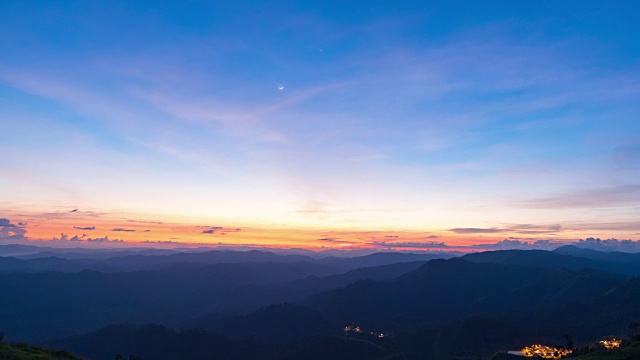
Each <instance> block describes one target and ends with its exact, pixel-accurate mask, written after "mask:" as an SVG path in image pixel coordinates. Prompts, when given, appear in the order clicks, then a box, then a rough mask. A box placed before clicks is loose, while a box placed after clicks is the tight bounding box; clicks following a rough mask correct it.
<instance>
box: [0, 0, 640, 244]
mask: <svg viewBox="0 0 640 360" xmlns="http://www.w3.org/2000/svg"><path fill="white" fill-rule="evenodd" d="M638 10H639V9H638V5H636V4H635V3H634V2H623V1H620V2H589V1H580V2H578V1H575V2H573V1H563V2H561V3H558V2H551V1H536V2H533V1H531V2H513V1H511V2H507V1H497V2H490V3H487V2H450V1H449V2H429V3H425V2H401V1H399V2H372V1H366V2H364V1H363V2H348V3H345V2H337V1H336V2H327V1H322V2H309V1H304V2H295V1H291V2H273V3H264V2H255V3H250V2H242V3H239V2H215V3H214V2H195V1H183V2H177V1H176V2H162V1H153V2H144V1H136V2H129V1H123V2H117V1H108V2H107V1H104V2H99V1H97V2H84V1H78V2H73V1H64V2H52V1H37V2H36V1H34V2H5V3H3V4H1V5H0V24H1V25H0V131H1V132H2V134H4V135H3V141H2V142H1V143H0V150H1V151H2V152H3V154H5V158H4V161H3V166H2V168H1V169H0V199H2V200H0V206H1V208H2V210H3V212H4V213H3V214H0V215H3V216H5V217H7V218H10V219H14V220H15V221H18V220H19V219H22V218H25V219H26V218H31V219H34V220H33V221H31V222H30V224H36V223H37V222H38V221H39V220H38V219H42V217H43V216H44V215H42V214H51V213H52V212H56V211H65V209H73V208H80V209H82V210H86V211H90V212H91V213H92V214H102V215H100V216H102V217H104V218H105V219H106V218H108V221H110V222H117V220H118V219H123V218H125V217H129V218H130V217H138V218H148V219H161V220H167V219H172V220H173V221H176V222H183V223H196V222H203V221H209V222H225V223H230V224H231V223H232V224H239V225H245V224H251V225H254V226H256V227H260V226H262V227H268V226H280V227H293V228H296V229H306V228H314V229H317V228H320V229H338V230H345V229H350V230H354V231H355V230H358V231H365V230H379V229H385V230H398V231H399V230H402V231H415V232H421V233H424V232H432V233H438V234H443V235H442V236H445V235H447V234H451V236H454V235H456V236H457V235H459V232H455V231H453V232H452V231H451V230H452V229H461V228H462V229H480V230H479V231H478V232H477V233H476V234H473V231H468V232H469V233H470V234H467V235H469V236H476V235H478V234H486V233H487V232H486V231H481V230H482V229H485V230H486V229H489V232H490V231H491V229H501V230H504V231H501V232H499V236H507V235H509V236H514V237H518V236H524V235H531V234H529V233H530V231H528V230H526V229H529V227H527V226H535V227H539V228H540V229H543V230H541V231H542V232H541V233H540V234H539V237H540V238H541V239H542V238H543V239H547V238H550V239H563V238H578V237H586V236H590V235H593V236H600V237H603V238H604V237H611V236H616V237H623V238H634V239H635V238H638V234H640V222H639V221H638V220H637V219H638V218H639V217H638V215H640V142H639V140H638V138H639V136H638V135H640V121H638V120H639V119H638V114H640V101H638V100H639V99H640V82H639V79H640V67H639V65H640V62H639V56H640V38H639V37H640V35H638V34H640V28H639V27H640V25H638V22H637V21H636V19H635V15H636V14H637V13H638ZM96 221H97V220H96ZM104 221H107V220H104ZM523 225H527V226H523ZM557 226H560V228H558V227H557ZM56 229H57V228H56ZM514 229H515V230H514ZM28 230H29V233H30V234H36V233H38V232H37V230H36V229H35V228H31V229H28ZM40 234H42V235H41V236H43V237H46V236H47V235H46V234H45V233H44V232H40ZM53 235H57V233H53V234H52V235H51V236H53ZM536 235H538V234H536ZM452 241H462V240H460V239H458V238H452ZM466 241H468V242H473V241H478V242H482V241H484V240H483V239H481V238H471V237H470V238H468V239H467V240H466Z"/></svg>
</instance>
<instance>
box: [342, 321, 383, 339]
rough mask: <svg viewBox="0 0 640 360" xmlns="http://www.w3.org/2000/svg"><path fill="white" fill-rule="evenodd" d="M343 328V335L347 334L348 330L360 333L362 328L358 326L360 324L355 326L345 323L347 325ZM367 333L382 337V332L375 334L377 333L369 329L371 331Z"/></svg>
mask: <svg viewBox="0 0 640 360" xmlns="http://www.w3.org/2000/svg"><path fill="white" fill-rule="evenodd" d="M343 330H344V334H345V335H348V334H349V333H350V332H354V333H356V334H362V329H361V328H360V326H356V325H355V324H351V325H347V326H345V327H344V329H343ZM369 334H370V335H372V336H376V337H378V338H383V337H384V334H383V333H380V334H377V333H374V332H373V331H371V332H369Z"/></svg>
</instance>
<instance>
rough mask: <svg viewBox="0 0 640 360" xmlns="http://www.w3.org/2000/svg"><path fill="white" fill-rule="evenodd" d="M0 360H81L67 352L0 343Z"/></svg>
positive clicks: (21, 344) (20, 344) (22, 344)
mask: <svg viewBox="0 0 640 360" xmlns="http://www.w3.org/2000/svg"><path fill="white" fill-rule="evenodd" d="M0 360H80V358H78V357H75V356H73V355H71V354H69V353H68V352H66V351H60V350H47V349H43V348H39V347H37V346H33V345H29V344H24V343H18V344H10V343H0Z"/></svg>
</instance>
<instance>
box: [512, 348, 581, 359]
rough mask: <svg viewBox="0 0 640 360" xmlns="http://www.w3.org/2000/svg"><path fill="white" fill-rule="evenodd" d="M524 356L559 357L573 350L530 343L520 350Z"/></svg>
mask: <svg viewBox="0 0 640 360" xmlns="http://www.w3.org/2000/svg"><path fill="white" fill-rule="evenodd" d="M520 352H521V353H522V355H523V356H525V357H536V356H537V357H540V358H542V359H561V358H563V357H565V356H567V355H569V354H571V353H572V352H573V351H572V350H569V349H562V348H554V347H550V346H544V345H531V346H527V347H525V348H524V349H522V350H520Z"/></svg>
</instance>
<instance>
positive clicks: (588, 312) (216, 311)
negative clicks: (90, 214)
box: [0, 246, 640, 359]
mask: <svg viewBox="0 0 640 360" xmlns="http://www.w3.org/2000/svg"><path fill="white" fill-rule="evenodd" d="M9 250H11V251H14V252H16V251H17V250H20V248H16V247H13V248H11V249H9ZM21 250H22V253H21V254H16V255H15V256H3V257H0V283H2V284H3V285H2V287H1V288H0V325H1V327H2V329H3V330H4V331H5V332H6V334H7V339H9V340H14V341H17V340H20V341H29V342H32V343H35V344H40V345H47V346H51V347H54V348H63V349H65V350H69V351H71V352H73V353H75V354H77V355H82V356H89V357H90V358H92V359H112V358H113V356H114V355H115V354H116V353H127V354H135V355H139V356H142V357H143V358H145V359H170V358H172V357H171V356H172V355H171V354H174V355H175V354H176V353H184V354H188V356H187V357H188V358H192V359H199V358H202V359H208V358H212V357H210V356H209V357H207V356H205V355H206V354H212V353H215V354H224V356H222V355H220V356H221V357H213V358H229V359H239V358H243V359H244V358H247V359H251V358H255V359H258V358H269V359H270V358H273V359H279V358H282V359H286V358H292V357H295V356H302V357H305V358H306V357H307V356H311V355H312V353H314V352H315V353H317V352H318V351H320V350H319V349H322V351H320V353H321V354H323V355H324V356H330V357H331V358H336V359H339V358H341V357H340V356H343V355H344V356H346V355H347V354H351V355H353V356H358V355H357V354H369V355H370V356H371V357H370V358H372V359H376V358H383V357H388V356H396V357H397V358H407V359H412V358H416V359H419V358H432V359H448V358H449V357H450V356H453V355H454V354H457V355H461V354H462V355H465V354H466V355H468V356H471V355H478V354H480V355H483V356H484V355H490V354H492V353H494V352H495V351H497V350H500V349H505V348H517V347H518V346H522V345H525V344H528V343H530V342H532V341H552V342H555V343H558V342H561V341H562V338H563V336H564V335H566V334H570V335H571V336H572V337H573V338H574V339H575V340H576V341H585V342H586V341H590V340H592V339H593V338H596V337H598V336H603V335H609V334H624V333H625V331H627V330H626V325H627V324H628V323H629V322H631V321H634V319H638V318H640V281H639V279H640V278H639V277H638V276H640V254H637V253H621V252H599V251H595V250H591V249H584V248H580V247H576V246H563V247H560V248H557V249H556V250H554V251H542V250H505V251H488V252H482V253H473V254H467V255H463V256H457V257H454V256H453V255H451V254H446V253H438V254H428V253H415V254H412V253H376V254H372V255H367V256H358V257H352V258H349V257H333V256H327V257H319V256H313V257H311V256H305V255H292V254H276V253H272V252H267V251H255V250H253V251H220V250H206V249H199V250H197V251H193V250H190V251H180V250H148V249H145V250H134V251H128V250H124V251H123V250H116V251H98V252H88V251H85V250H79V251H78V250H68V251H65V252H61V251H59V250H53V251H52V250H51V249H40V250H42V251H40V252H34V250H38V249H33V248H22V249H21ZM25 250H29V251H25ZM4 251H5V252H6V251H7V248H4ZM52 255H54V256H52ZM150 323H154V324H157V325H147V324H150ZM349 324H357V325H358V326H360V327H361V328H362V329H363V330H366V331H363V333H364V334H363V335H361V334H357V336H356V335H349V334H348V333H346V332H344V330H343V328H344V326H346V325H349ZM369 332H372V333H374V334H384V335H385V337H384V338H380V337H378V336H377V335H376V336H373V335H367V334H368V333H369ZM363 336H364V337H365V338H361V337H363ZM366 336H369V337H368V338H367V337H366ZM159 339H164V340H159ZM360 340H363V341H365V342H364V343H362V342H360ZM461 342H463V343H464V345H463V346H461V345H460V343H461ZM243 344H245V345H243ZM246 344H250V345H251V348H252V350H251V351H249V350H247V348H246V347H247V345H246ZM329 344H332V345H331V346H333V348H332V347H331V346H329ZM456 344H457V345H456ZM354 354H355V355H354ZM369 355H368V356H369ZM314 356H315V355H314ZM174 358H175V357H174ZM309 358H313V357H309ZM320 358H322V357H320ZM325 358H326V357H325ZM343 358H348V357H343Z"/></svg>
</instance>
